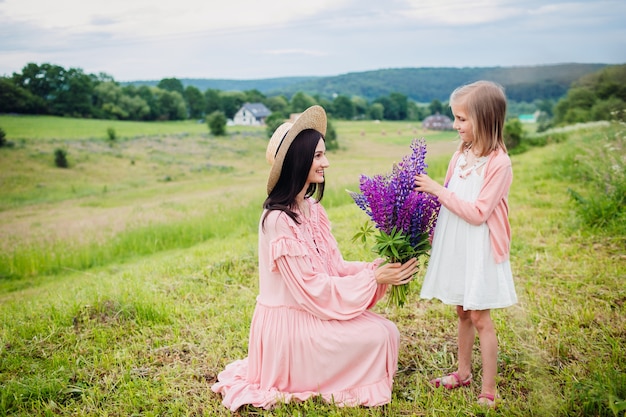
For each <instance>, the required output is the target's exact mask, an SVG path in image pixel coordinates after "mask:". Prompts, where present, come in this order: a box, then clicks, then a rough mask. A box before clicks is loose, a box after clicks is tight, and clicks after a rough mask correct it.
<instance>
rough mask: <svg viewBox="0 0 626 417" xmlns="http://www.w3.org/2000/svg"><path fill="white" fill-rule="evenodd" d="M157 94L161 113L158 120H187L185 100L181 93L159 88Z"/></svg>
mask: <svg viewBox="0 0 626 417" xmlns="http://www.w3.org/2000/svg"><path fill="white" fill-rule="evenodd" d="M155 93H156V96H157V102H158V105H159V111H160V114H159V115H158V117H157V119H158V120H185V119H186V118H187V106H186V105H185V99H183V96H182V95H181V94H180V93H179V92H177V91H166V90H162V89H160V88H157V89H156V90H155Z"/></svg>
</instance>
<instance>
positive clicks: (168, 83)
mask: <svg viewBox="0 0 626 417" xmlns="http://www.w3.org/2000/svg"><path fill="white" fill-rule="evenodd" d="M157 87H158V88H160V89H161V90H165V91H176V92H177V93H178V94H180V95H181V96H182V95H184V94H185V88H184V86H183V83H182V82H181V81H180V80H179V79H178V78H163V79H162V80H161V81H159V83H158V84H157Z"/></svg>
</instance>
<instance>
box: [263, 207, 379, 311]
mask: <svg viewBox="0 0 626 417" xmlns="http://www.w3.org/2000/svg"><path fill="white" fill-rule="evenodd" d="M317 226H319V224H317V225H316V227H317ZM300 227H302V225H297V224H296V223H295V222H293V220H291V219H290V218H289V216H287V215H285V214H284V213H280V212H272V213H270V215H269V216H268V217H267V221H266V227H265V232H264V233H266V234H267V236H266V238H267V241H269V257H270V259H269V265H270V270H271V271H272V272H279V273H280V275H281V277H282V279H283V280H284V283H285V286H286V287H287V289H288V291H289V293H290V294H291V296H292V297H293V299H294V300H295V302H296V304H297V305H299V306H300V307H301V308H303V309H304V310H306V311H308V312H309V313H311V314H313V315H315V316H317V317H319V318H320V319H323V320H349V319H352V318H354V317H356V316H358V315H360V314H361V313H363V311H365V310H366V309H368V308H370V307H371V306H372V305H373V304H375V302H376V300H377V299H378V298H379V297H380V294H379V292H380V291H381V290H382V292H383V294H384V288H380V287H383V286H379V285H377V283H376V280H375V277H374V268H375V267H376V265H375V263H355V264H354V265H350V266H346V265H343V264H341V265H335V263H336V262H337V260H336V259H335V256H336V255H335V256H329V254H332V253H334V250H335V249H334V248H333V247H330V246H328V245H329V244H331V242H334V238H332V235H329V236H325V237H324V244H325V245H326V247H325V248H324V250H323V251H320V252H318V253H315V254H312V253H311V248H310V247H309V246H308V245H307V243H306V241H305V239H304V238H303V236H302V233H301V231H300ZM318 231H321V229H319V230H318ZM315 238H316V240H317V239H320V238H321V236H317V234H316V236H315ZM335 245H336V242H335ZM331 246H332V244H331ZM324 252H327V253H324ZM324 258H326V259H324ZM327 262H328V263H332V264H333V265H335V266H336V267H337V268H336V270H337V271H338V270H342V271H347V270H349V272H352V273H351V274H347V275H342V276H340V275H338V274H337V273H329V270H328V268H327V265H325V264H326V263H327ZM333 272H335V271H333Z"/></svg>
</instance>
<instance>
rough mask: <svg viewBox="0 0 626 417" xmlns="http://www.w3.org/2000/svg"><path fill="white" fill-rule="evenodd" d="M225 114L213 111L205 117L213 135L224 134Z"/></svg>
mask: <svg viewBox="0 0 626 417" xmlns="http://www.w3.org/2000/svg"><path fill="white" fill-rule="evenodd" d="M226 122H227V120H226V115H225V114H224V112H221V111H214V112H213V113H211V114H210V115H209V116H208V117H207V124H208V125H209V130H210V131H211V133H212V134H214V135H215V136H224V135H225V134H226Z"/></svg>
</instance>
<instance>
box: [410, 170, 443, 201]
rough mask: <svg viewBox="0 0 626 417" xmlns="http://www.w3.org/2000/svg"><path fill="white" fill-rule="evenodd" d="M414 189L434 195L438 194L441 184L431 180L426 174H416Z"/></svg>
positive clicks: (441, 187)
mask: <svg viewBox="0 0 626 417" xmlns="http://www.w3.org/2000/svg"><path fill="white" fill-rule="evenodd" d="M414 184H415V191H423V192H425V193H428V194H432V195H434V196H438V195H439V193H440V192H441V190H442V189H443V186H442V185H440V184H439V183H438V182H437V181H435V180H433V179H432V178H430V177H429V176H428V175H426V174H417V175H416V176H415V183H414Z"/></svg>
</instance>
